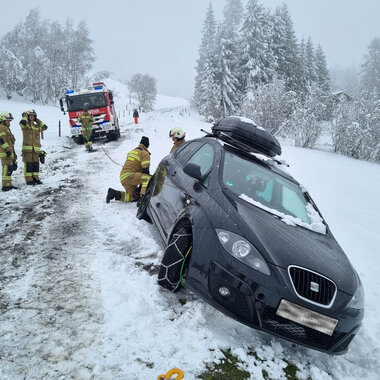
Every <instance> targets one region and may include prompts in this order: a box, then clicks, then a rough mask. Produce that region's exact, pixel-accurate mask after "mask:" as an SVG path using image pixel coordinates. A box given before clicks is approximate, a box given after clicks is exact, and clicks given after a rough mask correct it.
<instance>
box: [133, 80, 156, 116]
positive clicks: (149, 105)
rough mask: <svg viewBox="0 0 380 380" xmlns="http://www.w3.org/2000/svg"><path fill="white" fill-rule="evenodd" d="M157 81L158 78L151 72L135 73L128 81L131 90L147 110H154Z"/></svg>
mask: <svg viewBox="0 0 380 380" xmlns="http://www.w3.org/2000/svg"><path fill="white" fill-rule="evenodd" d="M156 82H157V80H156V79H155V78H153V77H151V76H150V75H149V74H144V75H142V74H134V75H132V77H131V79H130V80H129V81H128V82H127V86H128V89H129V91H130V92H131V94H132V95H133V96H135V97H136V99H137V100H138V102H139V105H140V106H141V107H142V108H143V109H144V110H146V111H150V110H152V109H153V104H154V102H155V101H156V96H157V89H156Z"/></svg>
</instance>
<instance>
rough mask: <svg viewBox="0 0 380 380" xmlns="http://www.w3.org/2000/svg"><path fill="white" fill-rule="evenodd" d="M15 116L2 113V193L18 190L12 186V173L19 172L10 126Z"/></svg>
mask: <svg viewBox="0 0 380 380" xmlns="http://www.w3.org/2000/svg"><path fill="white" fill-rule="evenodd" d="M12 120H13V116H12V114H11V113H10V112H8V111H4V112H1V113H0V158H1V165H2V170H1V180H2V191H9V190H12V189H17V187H15V186H12V173H13V172H14V171H16V170H17V161H16V159H17V155H16V152H15V149H14V145H15V140H16V139H15V137H14V136H13V134H12V132H11V130H10V126H11V121H12Z"/></svg>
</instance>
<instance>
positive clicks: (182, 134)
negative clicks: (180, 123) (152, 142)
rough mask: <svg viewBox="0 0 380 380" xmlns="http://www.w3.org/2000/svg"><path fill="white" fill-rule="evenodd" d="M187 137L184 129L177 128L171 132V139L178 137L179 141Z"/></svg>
mask: <svg viewBox="0 0 380 380" xmlns="http://www.w3.org/2000/svg"><path fill="white" fill-rule="evenodd" d="M185 136H186V133H185V132H184V131H183V129H182V128H179V127H175V128H173V129H171V130H170V132H169V137H177V139H182V138H184V137H185Z"/></svg>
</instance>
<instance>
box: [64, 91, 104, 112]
mask: <svg viewBox="0 0 380 380" xmlns="http://www.w3.org/2000/svg"><path fill="white" fill-rule="evenodd" d="M66 100H67V109H68V111H81V110H83V108H84V107H88V108H89V109H91V108H100V107H106V106H107V101H106V97H105V95H104V93H103V92H100V93H94V94H85V95H74V96H68V97H67V98H66Z"/></svg>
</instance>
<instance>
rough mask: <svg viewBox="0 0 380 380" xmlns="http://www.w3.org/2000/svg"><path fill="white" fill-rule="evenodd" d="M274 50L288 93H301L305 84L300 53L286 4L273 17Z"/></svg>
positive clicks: (279, 71)
mask: <svg viewBox="0 0 380 380" xmlns="http://www.w3.org/2000/svg"><path fill="white" fill-rule="evenodd" d="M273 50H274V55H275V57H276V60H277V77H278V78H279V79H283V80H284V81H285V87H286V89H287V90H288V91H295V92H296V93H301V92H302V89H303V88H304V83H303V82H302V80H303V76H302V67H301V59H300V52H299V47H298V42H297V38H296V35H295V32H294V29H293V22H292V20H291V17H290V15H289V11H288V8H287V6H286V4H283V5H282V6H280V7H277V8H276V10H275V13H274V15H273Z"/></svg>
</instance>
